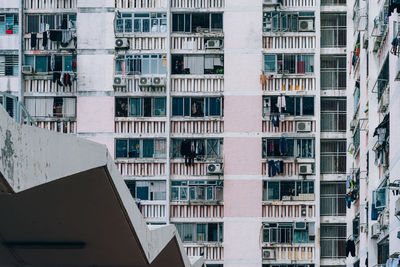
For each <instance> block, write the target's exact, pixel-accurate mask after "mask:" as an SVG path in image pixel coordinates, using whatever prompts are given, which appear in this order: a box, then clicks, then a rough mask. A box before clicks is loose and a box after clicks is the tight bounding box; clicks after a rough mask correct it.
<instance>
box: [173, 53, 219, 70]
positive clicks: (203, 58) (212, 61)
mask: <svg viewBox="0 0 400 267" xmlns="http://www.w3.org/2000/svg"><path fill="white" fill-rule="evenodd" d="M171 70H172V74H224V56H223V55H220V54H218V55H217V54H215V55H172V69H171Z"/></svg>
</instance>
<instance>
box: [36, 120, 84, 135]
mask: <svg viewBox="0 0 400 267" xmlns="http://www.w3.org/2000/svg"><path fill="white" fill-rule="evenodd" d="M35 122H36V124H37V126H38V127H40V128H43V129H47V130H49V131H54V132H59V133H70V134H75V133H76V127H77V124H76V121H70V120H64V121H58V120H53V121H50V120H48V119H46V120H41V119H35Z"/></svg>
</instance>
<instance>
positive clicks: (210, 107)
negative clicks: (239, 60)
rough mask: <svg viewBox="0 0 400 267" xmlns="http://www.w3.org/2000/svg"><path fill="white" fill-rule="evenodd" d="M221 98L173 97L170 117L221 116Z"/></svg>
mask: <svg viewBox="0 0 400 267" xmlns="http://www.w3.org/2000/svg"><path fill="white" fill-rule="evenodd" d="M221 103H222V97H201V98H200V97H187V98H182V97H173V98H172V116H190V117H211V116H221V115H222V104H221Z"/></svg>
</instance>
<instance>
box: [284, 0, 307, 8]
mask: <svg viewBox="0 0 400 267" xmlns="http://www.w3.org/2000/svg"><path fill="white" fill-rule="evenodd" d="M281 3H282V7H314V6H315V0H282V2H281Z"/></svg>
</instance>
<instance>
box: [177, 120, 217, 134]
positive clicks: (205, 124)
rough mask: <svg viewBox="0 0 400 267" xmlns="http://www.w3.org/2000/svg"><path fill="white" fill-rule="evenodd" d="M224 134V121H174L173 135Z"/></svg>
mask: <svg viewBox="0 0 400 267" xmlns="http://www.w3.org/2000/svg"><path fill="white" fill-rule="evenodd" d="M223 132H224V121H223V119H222V118H221V119H204V120H193V119H190V120H188V119H183V120H179V121H178V120H176V121H175V120H172V121H171V133H174V134H179V133H181V134H219V133H223Z"/></svg>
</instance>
